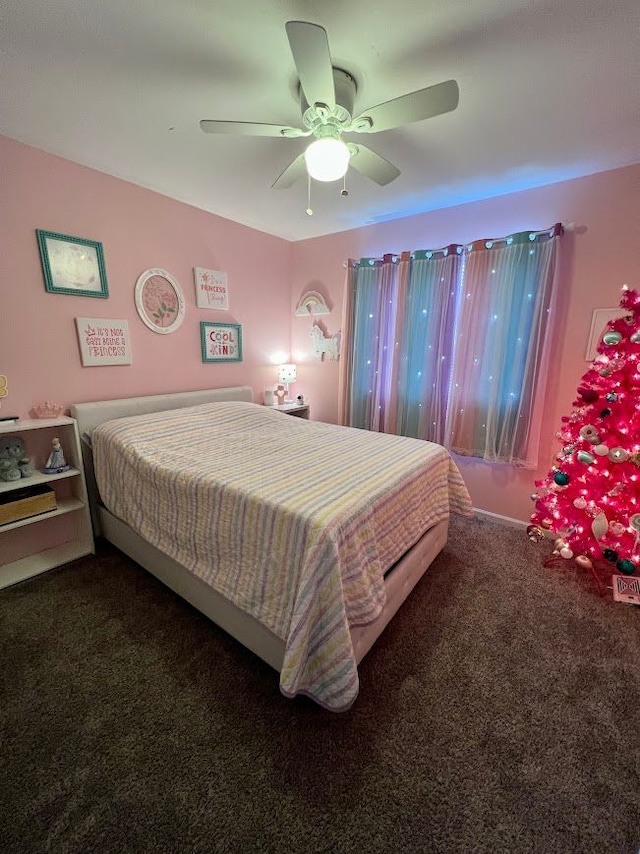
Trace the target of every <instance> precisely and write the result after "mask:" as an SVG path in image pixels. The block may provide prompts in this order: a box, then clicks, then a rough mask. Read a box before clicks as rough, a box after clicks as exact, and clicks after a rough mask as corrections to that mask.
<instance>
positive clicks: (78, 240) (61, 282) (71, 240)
mask: <svg viewBox="0 0 640 854" xmlns="http://www.w3.org/2000/svg"><path fill="white" fill-rule="evenodd" d="M36 235H37V238H38V248H39V249H40V261H41V263H42V273H43V275H44V286H45V290H46V291H48V293H51V294H68V295H73V296H80V297H97V298H98V299H107V298H108V297H109V286H108V284H107V268H106V266H105V263H104V253H103V251H102V244H101V243H98V241H96V240H87V239H86V238H84V237H72V236H71V235H69V234H58V233H57V232H55V231H44V230H42V229H36Z"/></svg>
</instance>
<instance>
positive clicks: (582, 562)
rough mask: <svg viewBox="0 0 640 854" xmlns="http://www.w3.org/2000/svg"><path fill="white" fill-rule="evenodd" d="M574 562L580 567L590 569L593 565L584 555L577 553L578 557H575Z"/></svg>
mask: <svg viewBox="0 0 640 854" xmlns="http://www.w3.org/2000/svg"><path fill="white" fill-rule="evenodd" d="M576 563H577V564H578V566H579V567H580V569H591V567H592V566H593V564H592V563H591V561H590V560H589V558H588V557H587V556H586V555H578V557H577V558H576Z"/></svg>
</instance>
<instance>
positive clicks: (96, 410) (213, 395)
mask: <svg viewBox="0 0 640 854" xmlns="http://www.w3.org/2000/svg"><path fill="white" fill-rule="evenodd" d="M222 400H245V401H247V402H248V403H252V402H253V389H252V388H251V386H246V385H241V386H232V387H230V388H212V389H205V390H203V391H184V392H176V393H174V394H154V395H150V396H149V397H122V398H119V399H117V400H97V401H93V402H91V403H74V404H72V406H71V417H72V418H75V419H76V421H77V422H78V430H79V432H80V435H81V436H83V435H85V434H87V435H91V431H92V430H93V428H94V427H97V426H98V424H103V423H104V422H105V421H112V420H113V419H114V418H126V417H127V416H128V415H145V414H147V413H149V412H162V411H163V410H165V409H181V408H182V407H184V406H198V404H200V403H215V402H216V401H222Z"/></svg>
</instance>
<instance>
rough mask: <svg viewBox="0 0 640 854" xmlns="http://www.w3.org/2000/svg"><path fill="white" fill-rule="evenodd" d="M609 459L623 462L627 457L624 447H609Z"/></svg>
mask: <svg viewBox="0 0 640 854" xmlns="http://www.w3.org/2000/svg"><path fill="white" fill-rule="evenodd" d="M609 459H610V460H611V462H614V463H623V462H624V461H625V460H628V459H629V454H628V453H627V452H626V451H625V449H624V448H611V450H610V451H609Z"/></svg>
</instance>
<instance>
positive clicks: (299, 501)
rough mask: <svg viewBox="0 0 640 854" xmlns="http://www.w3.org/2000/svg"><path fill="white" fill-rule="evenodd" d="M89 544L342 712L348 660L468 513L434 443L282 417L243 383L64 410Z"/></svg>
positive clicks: (371, 638) (350, 684)
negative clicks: (73, 427)
mask: <svg viewBox="0 0 640 854" xmlns="http://www.w3.org/2000/svg"><path fill="white" fill-rule="evenodd" d="M71 414H72V416H73V417H74V418H76V419H77V421H78V427H79V431H80V434H81V436H82V437H83V453H84V454H85V467H86V472H87V481H88V484H87V485H88V490H89V494H90V497H91V505H92V518H93V521H94V527H95V529H96V533H97V534H102V535H103V536H104V537H106V539H108V540H109V541H110V542H112V543H113V544H114V545H115V546H117V548H119V549H120V550H121V551H123V552H124V553H125V554H127V555H129V556H130V557H131V558H132V559H133V560H135V561H136V562H137V563H139V564H140V565H141V566H143V567H144V568H145V569H147V570H148V571H150V572H151V573H153V574H154V575H155V576H156V577H157V578H159V579H160V580H161V581H162V582H163V583H165V584H166V585H167V586H169V587H170V588H171V589H172V590H174V591H175V592H176V593H178V594H179V595H180V596H182V597H183V598H185V599H186V600H187V601H189V602H190V603H191V604H192V605H194V606H195V607H196V608H198V609H199V610H200V611H202V612H203V613H204V614H206V615H207V616H208V617H209V618H210V619H211V620H213V621H214V622H215V623H216V624H217V625H219V626H220V627H221V628H223V629H224V630H225V631H227V632H228V633H229V634H231V635H233V636H234V637H235V638H236V639H237V640H238V641H240V642H241V643H242V644H244V645H245V646H246V647H248V648H249V649H251V650H252V651H253V652H254V653H256V654H257V655H258V656H260V657H261V658H262V659H263V660H264V661H266V662H267V663H268V664H269V665H271V666H272V667H273V668H275V669H276V670H277V671H278V672H279V673H280V690H281V691H282V693H283V694H284V695H285V696H287V697H293V696H295V695H297V694H304V695H307V696H309V697H311V698H312V699H313V700H315V701H316V702H317V703H319V704H320V705H322V706H324V707H325V708H328V709H331V710H333V711H343V710H346V709H348V708H349V707H350V706H351V705H352V704H353V702H354V701H355V699H356V697H357V694H358V689H359V680H358V670H357V668H358V664H359V663H360V661H361V660H362V659H363V657H364V656H365V655H366V654H367V652H368V651H369V650H370V649H371V647H372V646H373V644H374V642H375V640H376V639H377V638H378V637H379V636H380V634H381V633H382V631H383V630H384V628H385V627H386V625H387V624H388V622H389V620H391V618H392V617H393V616H394V614H395V613H396V612H397V610H398V608H399V607H400V605H401V604H402V602H403V601H404V600H405V599H406V598H407V596H408V595H409V594H410V592H411V591H412V589H413V588H414V586H415V584H416V583H417V582H418V580H419V579H420V578H421V576H422V575H423V574H424V572H425V571H426V569H427V568H428V567H429V565H430V564H431V563H432V561H433V560H434V558H435V557H436V555H437V554H438V553H439V552H440V550H441V549H442V548H443V546H444V545H445V543H446V540H447V534H448V522H449V516H450V513H451V512H452V511H453V512H460V513H465V514H470V513H471V512H472V511H471V503H470V499H469V495H468V492H467V490H466V487H465V485H464V481H463V480H462V477H461V475H460V472H459V471H458V469H457V467H456V465H455V463H454V462H453V460H452V459H451V457H450V456H449V454H448V452H447V451H446V450H445V449H444V448H442V447H441V446H439V445H434V444H432V443H429V442H423V441H420V440H414V439H408V438H405V437H401V436H390V435H387V434H379V433H372V432H369V431H365V430H356V429H354V428H346V427H339V426H336V425H332V424H325V423H322V422H315V421H307V420H305V419H299V418H293V417H291V416H288V415H285V414H283V413H279V412H276V411H275V410H272V409H270V408H269V407H265V406H260V405H256V404H255V403H253V393H252V389H251V388H250V387H247V386H240V387H235V388H227V389H213V390H208V391H200V392H185V393H183V394H169V395H155V396H150V397H139V398H129V399H120V400H112V401H97V402H92V403H80V404H74V405H73V406H72V407H71Z"/></svg>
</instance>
